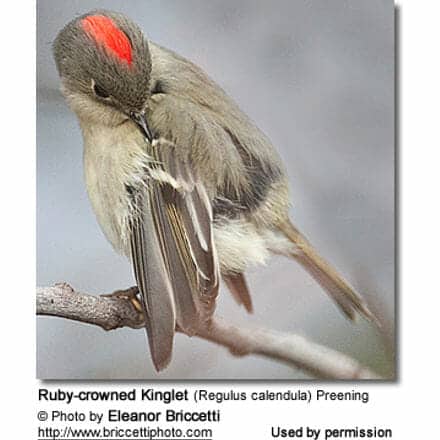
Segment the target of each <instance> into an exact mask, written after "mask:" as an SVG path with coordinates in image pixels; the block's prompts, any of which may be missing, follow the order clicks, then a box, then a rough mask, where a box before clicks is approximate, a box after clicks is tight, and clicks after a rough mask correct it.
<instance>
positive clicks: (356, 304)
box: [280, 222, 377, 322]
mask: <svg viewBox="0 0 440 440" xmlns="http://www.w3.org/2000/svg"><path fill="white" fill-rule="evenodd" d="M280 230H281V232H282V233H283V234H284V235H285V236H286V237H287V238H288V239H289V241H291V242H292V243H293V244H294V245H295V250H294V251H293V252H292V253H291V255H290V256H291V257H292V258H293V259H295V260H296V261H297V262H298V263H299V264H301V266H302V267H304V269H305V270H306V271H307V272H308V273H309V274H310V275H311V276H312V277H313V278H314V279H315V280H316V281H317V282H318V283H319V284H320V285H321V287H322V288H323V289H324V290H325V291H326V292H327V293H328V294H329V295H330V296H331V297H332V298H333V300H334V301H335V302H336V303H337V304H338V306H339V307H340V308H341V310H342V311H343V312H344V314H345V315H346V316H347V317H348V318H350V319H352V320H353V319H354V318H355V316H356V312H358V313H360V314H361V315H363V316H364V317H365V318H367V319H368V320H370V321H374V322H377V319H376V317H375V316H374V315H373V313H372V312H371V311H370V309H369V308H368V306H367V304H366V302H365V301H364V299H363V298H362V297H361V296H360V295H359V294H358V293H357V292H356V291H355V290H354V289H353V288H352V287H351V286H350V285H349V284H348V283H347V282H346V281H345V280H344V279H343V278H342V276H341V275H339V273H338V272H337V271H336V269H334V268H333V267H332V266H331V265H330V264H329V263H328V262H327V261H325V260H324V259H323V258H322V257H321V256H320V255H319V254H318V253H317V252H316V250H315V249H314V248H313V247H312V245H311V244H310V243H309V241H308V240H307V239H306V238H305V237H304V235H302V234H301V232H300V231H298V229H297V228H296V227H295V226H293V225H292V224H291V223H290V222H287V223H285V224H283V225H282V226H281V227H280Z"/></svg>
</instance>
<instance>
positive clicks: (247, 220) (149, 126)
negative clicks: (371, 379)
mask: <svg viewBox="0 0 440 440" xmlns="http://www.w3.org/2000/svg"><path fill="white" fill-rule="evenodd" d="M53 52H54V58H55V61H56V65H57V69H58V72H59V75H60V78H61V84H62V85H61V90H62V92H63V94H64V96H65V98H66V99H67V101H68V103H69V105H70V107H71V108H72V110H73V111H74V112H75V113H76V115H77V117H78V120H79V124H80V126H81V130H82V134H83V140H84V168H85V180H86V185H87V191H88V194H89V198H90V200H91V203H92V205H93V208H94V211H95V214H96V217H97V219H98V222H99V224H100V226H101V228H102V230H103V232H104V234H105V236H106V237H107V239H108V240H109V241H110V242H111V244H112V245H113V247H114V249H115V250H116V251H118V252H120V253H122V254H125V255H126V256H127V257H128V258H129V259H130V260H131V264H132V266H133V270H134V275H135V279H136V283H137V287H138V290H139V298H140V300H141V304H142V309H143V313H144V316H145V322H146V330H147V335H148V341H149V347H150V352H151V356H152V360H153V364H154V366H155V368H156V370H157V371H159V370H162V369H163V368H165V367H166V366H167V365H168V364H169V362H170V360H171V354H172V348H173V338H174V333H175V331H176V329H178V330H180V331H182V332H184V333H186V334H188V335H194V334H196V333H197V332H198V330H199V329H201V328H206V326H209V325H210V322H211V320H212V316H213V313H214V309H215V301H216V297H217V293H218V289H219V282H220V278H221V279H222V280H223V281H224V283H225V284H226V286H227V287H228V289H229V290H230V291H231V293H232V295H233V296H234V297H235V299H236V300H237V302H238V303H239V304H241V305H243V306H244V307H245V308H246V310H247V311H248V312H251V311H252V301H251V296H250V294H249V290H248V287H247V284H246V281H245V277H244V272H245V270H246V268H248V267H249V266H250V265H254V264H261V263H264V262H266V260H267V259H268V258H269V256H270V255H271V254H281V255H285V256H287V257H290V258H292V259H294V260H296V261H297V262H298V263H299V264H301V265H302V266H303V267H304V268H305V269H306V270H307V271H308V272H309V273H310V274H311V276H312V277H313V278H314V279H315V280H316V281H317V282H318V283H319V284H320V285H321V286H322V287H323V288H324V290H325V291H326V292H327V293H328V294H329V295H330V296H331V297H332V298H333V299H334V300H335V301H336V303H337V304H338V305H339V307H340V308H341V309H342V311H343V312H344V313H345V315H347V316H348V317H349V318H350V319H353V318H354V317H355V314H356V312H358V313H360V314H362V315H364V317H366V318H368V319H373V315H372V314H371V312H370V310H369V309H368V307H367V305H366V303H365V301H364V300H363V299H362V298H361V297H360V295H358V294H357V293H356V292H355V291H354V290H353V288H352V287H351V286H350V285H349V284H348V283H347V282H346V281H345V280H344V279H343V278H342V277H341V276H340V275H339V274H338V273H337V272H336V270H335V269H334V268H332V267H331V266H330V265H329V264H328V263H327V262H326V261H325V260H324V259H323V258H321V257H320V256H319V254H318V253H317V252H316V251H315V250H314V249H313V248H312V246H311V245H310V243H309V241H308V240H307V239H306V238H305V237H304V235H302V234H301V232H300V231H299V230H298V229H297V228H296V227H295V226H294V225H293V224H292V223H291V222H290V220H289V215H288V210H289V192H288V181H287V177H286V174H285V171H284V167H283V163H282V161H281V159H280V157H279V155H278V154H277V152H276V150H275V149H274V147H273V146H272V145H271V143H270V141H269V140H268V138H267V137H266V136H265V135H264V134H263V133H262V132H261V131H260V130H259V129H258V128H257V127H256V126H255V125H254V123H253V122H252V121H251V120H250V119H249V118H248V117H247V116H246V115H245V114H244V113H243V112H242V111H241V110H240V109H239V108H238V106H237V105H236V103H235V102H234V101H233V100H232V99H231V98H230V97H229V96H228V95H227V94H226V93H225V92H224V91H223V90H222V88H221V87H220V86H218V85H217V84H216V83H215V82H213V81H212V80H211V79H210V78H209V77H208V76H207V74H206V73H205V72H204V71H203V70H202V69H201V68H199V67H198V66H196V65H195V64H193V63H192V62H190V61H188V60H187V59H185V58H183V57H181V56H180V55H178V54H176V53H174V52H172V51H171V50H168V49H166V48H164V47H161V46H159V45H157V44H155V43H154V42H152V41H150V40H148V39H146V38H145V37H144V35H143V33H142V31H141V29H140V28H139V27H138V26H137V25H136V24H135V23H134V22H133V21H131V20H130V19H129V18H127V17H125V16H124V15H122V14H119V13H115V12H111V11H106V10H95V11H92V12H89V13H87V14H85V15H82V16H80V17H78V18H76V19H74V20H73V21H71V22H70V23H68V24H67V25H66V26H65V27H64V28H63V29H62V30H61V31H60V32H59V34H58V36H57V37H56V39H55V42H54V45H53Z"/></svg>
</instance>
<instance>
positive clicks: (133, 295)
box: [101, 286, 143, 314]
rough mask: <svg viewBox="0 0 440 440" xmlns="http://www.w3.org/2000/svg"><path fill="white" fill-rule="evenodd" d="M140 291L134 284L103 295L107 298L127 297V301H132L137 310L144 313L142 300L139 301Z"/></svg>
mask: <svg viewBox="0 0 440 440" xmlns="http://www.w3.org/2000/svg"><path fill="white" fill-rule="evenodd" d="M138 293H139V288H138V287H137V286H133V287H129V288H128V289H120V290H115V291H114V292H112V293H106V294H103V295H101V296H105V297H107V298H118V299H125V300H127V301H130V302H131V304H132V305H133V307H134V308H135V309H136V311H137V312H139V313H142V314H143V308H142V304H141V302H140V301H139V297H138Z"/></svg>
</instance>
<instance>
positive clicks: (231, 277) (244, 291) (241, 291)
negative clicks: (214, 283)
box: [223, 273, 253, 313]
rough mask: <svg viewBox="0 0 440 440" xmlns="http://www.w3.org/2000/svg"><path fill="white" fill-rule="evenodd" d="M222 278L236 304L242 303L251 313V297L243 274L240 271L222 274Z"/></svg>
mask: <svg viewBox="0 0 440 440" xmlns="http://www.w3.org/2000/svg"><path fill="white" fill-rule="evenodd" d="M223 280H224V282H225V284H226V285H227V286H228V289H229V291H230V292H231V293H232V295H233V297H234V298H235V300H236V301H237V302H238V304H241V305H243V306H244V308H245V309H246V311H247V312H248V313H252V312H253V306H252V298H251V295H250V293H249V289H248V286H247V283H246V279H245V277H244V275H243V274H242V273H234V274H228V275H223Z"/></svg>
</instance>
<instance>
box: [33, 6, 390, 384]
mask: <svg viewBox="0 0 440 440" xmlns="http://www.w3.org/2000/svg"><path fill="white" fill-rule="evenodd" d="M37 8H38V13H37V32H38V36H37V75H38V78H37V86H38V90H37V148H38V156H37V158H38V159H37V167H38V169H37V203H38V205H37V206H38V208H37V209H38V213H37V214H38V222H37V240H38V243H37V252H38V254H37V264H38V271H37V273H38V284H39V285H41V286H43V285H50V284H52V283H55V282H59V281H67V282H69V283H71V284H72V285H73V286H74V287H75V288H77V289H79V290H82V291H85V292H90V293H103V292H112V291H113V290H115V289H118V288H125V287H129V286H131V285H133V284H134V281H133V276H132V272H131V268H130V266H129V264H128V262H127V261H126V260H125V259H124V258H123V257H121V256H118V255H116V254H115V253H114V252H113V250H112V248H111V247H110V245H109V244H108V243H107V242H106V240H105V238H104V236H103V234H102V233H101V231H100V229H99V227H98V225H97V223H96V220H95V217H94V215H93V212H92V210H91V207H90V205H89V202H88V199H87V194H86V192H85V186H84V183H83V171H82V139H81V133H80V130H79V127H78V123H77V121H76V119H75V116H74V114H73V113H72V112H71V111H70V110H69V109H68V108H67V106H66V104H65V103H64V101H63V99H62V97H61V95H60V93H59V91H58V87H59V80H58V76H57V73H56V70H55V65H54V62H53V59H52V56H51V44H52V41H53V39H54V38H55V36H56V34H57V32H58V31H59V30H60V29H61V28H62V26H64V24H65V23H66V22H68V21H70V20H71V19H72V18H73V17H75V16H76V15H79V14H82V13H84V12H87V11H89V10H90V9H94V8H107V9H114V10H116V11H120V12H124V13H126V14H128V15H129V16H130V17H131V18H133V19H134V20H135V21H137V22H138V24H139V25H140V26H141V28H143V29H144V32H145V34H146V35H147V36H148V37H149V38H150V39H152V40H153V41H155V42H157V43H159V44H161V45H163V46H166V47H169V48H171V49H173V50H175V51H177V52H178V53H180V54H181V55H183V56H186V57H187V58H190V59H191V60H192V61H194V62H196V63H197V64H199V65H200V66H202V67H203V68H204V69H205V70H206V71H207V72H208V74H209V75H210V76H211V77H212V78H213V79H214V80H216V81H217V82H218V83H219V84H220V85H221V86H222V87H223V88H224V89H225V90H226V91H227V92H228V93H229V94H230V95H231V96H232V97H234V98H235V100H236V101H237V102H238V104H239V105H240V107H241V108H242V109H243V110H244V111H245V112H246V113H248V114H249V115H250V116H251V118H252V119H253V120H254V121H255V122H256V123H257V125H259V126H260V127H261V129H262V130H263V131H264V132H265V133H266V134H267V135H268V136H269V137H270V138H271V139H272V141H273V143H274V144H275V145H276V147H277V148H278V150H279V151H280V153H281V156H282V157H283V159H284V161H285V163H286V167H287V170H288V174H289V177H290V182H291V200H292V209H291V215H292V218H293V219H294V221H295V222H296V224H297V225H298V226H299V227H300V228H301V229H302V230H303V231H304V233H305V234H306V235H307V236H308V237H309V238H310V240H311V241H312V243H314V245H315V246H316V247H317V248H318V249H319V250H320V252H321V253H322V255H323V256H325V257H326V258H327V259H329V260H330V261H331V262H332V263H333V264H335V265H336V267H338V268H339V269H340V271H341V272H342V273H343V274H344V275H345V277H346V278H347V279H348V280H350V281H351V283H352V284H353V285H354V286H355V287H356V288H357V289H358V290H359V291H360V292H361V293H362V294H363V295H364V296H365V297H366V298H367V300H368V301H369V303H370V305H371V308H372V309H373V310H374V311H375V312H376V313H377V314H378V316H379V317H380V319H381V321H382V323H383V331H382V334H381V333H380V332H379V331H378V330H376V329H374V328H373V327H372V326H371V325H369V324H368V323H366V322H364V321H362V320H360V321H359V323H358V324H352V323H350V322H348V321H347V320H346V319H345V318H344V317H343V316H342V315H341V314H340V313H339V311H338V310H337V309H336V307H335V306H334V305H333V303H332V302H331V301H330V300H329V299H328V297H327V296H326V295H325V294H324V293H323V292H322V291H321V289H320V288H319V287H318V286H317V285H316V284H315V282H314V281H313V280H312V279H311V278H310V277H309V276H308V275H307V274H306V273H305V272H303V271H302V270H301V269H300V268H299V267H298V266H296V264H295V263H293V262H291V261H288V260H287V259H283V258H281V257H279V258H278V257H274V258H273V260H272V261H271V262H270V264H269V265H268V266H266V267H262V268H256V269H253V270H250V271H249V274H248V281H249V284H250V288H251V290H252V295H253V299H254V306H255V313H254V315H252V316H249V315H246V313H245V312H244V309H242V308H239V307H238V306H237V305H236V304H235V302H234V301H233V299H232V298H231V296H230V294H229V293H228V292H227V291H226V290H224V289H223V288H222V290H221V292H220V295H219V300H218V308H217V313H218V315H221V316H223V317H225V318H227V319H229V320H230V321H232V322H235V323H242V324H244V325H264V326H266V327H272V328H276V329H278V330H283V331H291V332H298V333H300V334H304V335H306V336H308V337H310V338H312V339H314V340H315V341H318V342H321V343H323V344H326V345H328V346H330V347H333V348H336V349H338V350H341V351H343V352H345V353H348V354H350V355H352V356H354V357H355V358H357V359H359V360H360V361H362V362H363V363H365V364H367V365H369V366H370V367H372V368H374V369H376V371H378V372H379V373H381V374H383V375H385V376H387V377H390V376H392V374H393V369H394V360H393V358H394V354H393V353H394V270H395V262H394V232H395V231H394V129H393V124H394V113H393V112H394V58H393V57H394V10H393V3H392V2H391V1H384V0H352V1H347V0H332V1H328V0H314V1H305V0H302V1H299V0H298V1H292V0H286V1H280V0H278V1H269V0H267V1H255V0H240V1H221V0H215V1H212V0H210V1H203V0H186V1H177V0H176V1H171V0H167V1H163V0H161V1H159V0H157V1H134V0H131V1H122V0H113V1H112V0H107V1H90V0H87V1H86V0H81V1H69V2H60V1H58V0H38V2H37ZM37 338H38V341H37V376H38V377H39V378H51V379H157V378H159V379H295V378H298V379H301V378H306V376H304V375H303V373H301V372H300V371H297V370H293V369H291V368H290V367H287V366H285V365H283V364H280V363H277V362H273V361H271V360H267V359H262V358H258V357H243V358H236V357H233V356H232V355H231V354H229V352H228V351H227V350H225V349H223V348H222V347H219V346H216V345H213V344H211V343H207V342H205V341H202V340H199V339H197V338H188V337H186V336H183V335H177V337H176V341H175V350H174V357H173V361H172V363H171V365H170V366H169V368H168V369H166V370H165V371H164V372H162V373H161V374H160V375H159V376H158V375H157V374H156V373H155V371H154V369H153V367H152V364H151V361H150V360H149V358H148V351H147V347H146V339H145V334H144V332H143V331H135V330H130V329H122V330H117V331H113V332H110V333H106V332H104V331H102V330H101V329H99V328H97V327H93V326H90V325H85V324H81V323H76V322H70V321H67V320H63V319H57V318H46V317H40V318H38V319H37Z"/></svg>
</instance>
